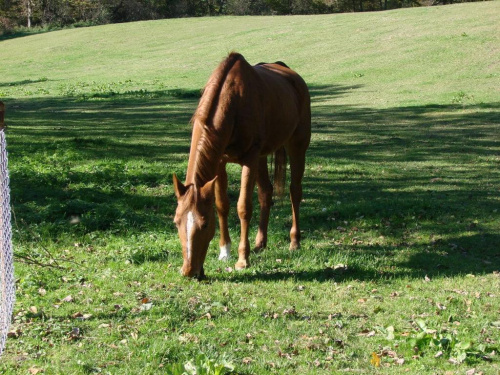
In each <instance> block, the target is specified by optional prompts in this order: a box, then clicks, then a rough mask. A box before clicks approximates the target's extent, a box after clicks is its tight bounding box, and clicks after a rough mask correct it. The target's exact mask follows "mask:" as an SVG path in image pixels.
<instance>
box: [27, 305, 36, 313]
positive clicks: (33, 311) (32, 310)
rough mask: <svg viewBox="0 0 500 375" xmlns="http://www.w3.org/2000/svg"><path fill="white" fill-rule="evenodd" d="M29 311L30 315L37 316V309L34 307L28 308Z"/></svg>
mask: <svg viewBox="0 0 500 375" xmlns="http://www.w3.org/2000/svg"><path fill="white" fill-rule="evenodd" d="M29 310H30V313H32V314H37V313H38V309H37V308H36V306H31V307H30V308H29Z"/></svg>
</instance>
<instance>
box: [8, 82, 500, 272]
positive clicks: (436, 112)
mask: <svg viewBox="0 0 500 375" xmlns="http://www.w3.org/2000/svg"><path fill="white" fill-rule="evenodd" d="M358 88H360V87H359V86H357V87H352V86H334V85H327V86H312V87H311V96H312V102H313V141H312V143H311V146H310V149H309V152H308V166H307V168H308V170H307V171H306V177H305V179H304V185H303V187H304V198H305V202H304V204H303V210H302V230H303V231H304V238H305V239H307V238H308V237H310V238H316V237H317V238H325V237H326V238H332V239H333V238H335V239H338V238H343V240H344V242H343V245H341V246H336V245H333V244H332V246H331V248H328V249H325V250H324V251H325V254H324V256H325V258H328V257H329V256H331V255H334V254H335V253H337V252H348V254H349V255H348V256H349V258H350V264H349V269H348V270H347V272H345V273H342V274H337V273H335V272H333V273H332V271H331V270H329V269H328V268H321V267H319V268H317V269H316V270H313V271H305V270H303V271H301V270H270V271H269V272H267V271H266V272H261V271H259V272H256V273H255V274H249V273H246V272H245V273H241V274H237V273H235V274H230V275H229V274H228V275H226V274H222V275H216V276H214V277H215V278H216V279H217V278H222V277H223V278H225V279H229V280H234V281H251V280H255V279H258V280H266V281H273V280H282V279H287V278H293V279H298V280H304V281H305V280H320V281H329V280H332V279H333V280H335V281H343V280H350V279H360V280H369V279H379V278H385V277H390V278H394V277H417V278H418V277H423V276H425V275H428V276H429V277H438V276H450V275H455V274H467V273H487V272H492V271H494V270H497V269H498V265H499V262H500V259H499V247H498V244H499V243H500V238H499V236H498V232H495V231H493V230H492V228H491V225H490V224H489V223H490V222H494V220H495V217H496V215H495V214H494V212H498V210H499V209H500V207H499V202H498V199H497V197H498V189H499V188H500V186H499V185H500V183H499V182H500V172H499V170H498V168H492V166H493V165H494V164H495V163H497V162H498V160H499V157H500V130H499V129H500V120H499V119H500V114H499V112H500V103H484V104H480V105H466V104H454V105H423V106H413V107H397V108H387V109H374V108H367V107H354V106H344V105H331V104H329V103H330V102H329V101H331V100H332V99H335V98H340V97H342V96H344V95H348V94H349V92H350V91H351V90H353V89H358ZM198 96H199V91H198V90H182V89H181V90H177V91H175V92H174V91H158V92H143V91H139V92H131V93H125V94H116V93H109V94H106V93H104V94H99V95H97V96H87V97H84V96H80V97H64V98H36V99H26V100H9V99H6V100H4V102H5V103H6V105H7V121H8V123H9V124H10V128H9V130H8V133H7V134H8V150H9V156H10V165H11V189H12V203H13V206H14V208H15V210H16V214H17V216H18V219H23V220H24V221H25V222H28V223H49V224H53V229H52V231H53V232H51V233H53V236H54V237H55V238H57V236H58V235H59V234H60V232H61V230H62V229H60V227H59V226H58V225H62V224H64V225H66V228H67V227H68V224H67V223H68V222H69V221H71V218H72V217H79V218H81V221H80V223H79V224H78V226H77V228H78V230H79V231H81V232H82V233H88V232H92V231H104V230H109V229H114V228H115V229H116V228H117V230H118V231H119V230H122V229H123V228H132V229H136V230H146V229H147V230H165V228H170V229H171V230H172V231H173V230H174V227H173V225H171V224H166V220H167V221H171V217H172V216H173V213H174V210H175V199H174V197H173V196H172V191H171V187H170V181H171V175H172V173H173V172H176V173H179V174H180V175H183V174H184V172H185V167H186V163H187V156H188V152H189V142H190V126H189V124H188V123H189V120H190V118H191V116H192V113H193V111H194V109H195V108H196V104H197V98H198ZM30 160H38V164H36V163H33V164H32V163H31V162H30ZM40 160H45V161H46V168H45V169H44V168H40V165H39V164H40ZM130 162H134V163H141V162H143V164H144V169H143V170H141V171H140V172H137V170H136V171H135V172H134V173H130V172H129V171H127V168H126V166H127V164H128V163H130ZM87 163H89V164H92V163H94V164H96V165H98V167H96V168H94V169H90V170H81V169H79V168H77V167H79V166H81V165H85V164H87ZM153 164H156V165H157V164H161V165H164V168H162V170H161V172H158V170H155V171H151V170H150V169H151V168H152V166H153ZM332 166H335V167H336V168H334V169H332V168H330V169H329V167H332ZM318 168H323V169H324V172H321V171H320V169H318ZM316 169H318V170H319V171H318V170H316ZM385 169H387V170H389V171H390V173H385ZM313 172H314V173H313ZM231 184H233V185H232V186H233V187H235V186H236V187H238V186H239V181H231ZM138 186H147V187H150V188H152V189H158V187H161V186H162V187H164V190H162V191H163V194H161V195H160V196H154V195H144V194H142V195H141V194H139V193H137V191H136V190H137V189H136V187H138ZM162 189H163V188H162ZM230 196H231V197H232V198H234V197H236V196H237V191H231V192H230ZM233 200H234V199H233ZM338 202H340V203H341V204H337V203H338ZM234 206H235V203H234V202H232V210H233V211H234ZM323 207H324V208H325V212H323V211H322V210H321V209H322V208H323ZM495 210H496V211H495ZM289 211H290V206H289V204H288V202H285V201H284V202H283V203H280V204H278V205H276V206H275V207H274V208H273V211H272V215H279V217H287V215H289ZM234 217H235V216H233V222H234V223H236V220H234ZM256 217H257V215H256V214H255V215H254V218H256ZM360 217H362V219H360ZM255 221H256V220H254V222H253V226H255V225H256V223H255ZM353 221H360V222H364V223H365V224H366V225H365V227H363V228H358V229H359V230H361V231H367V232H369V231H371V232H373V233H374V235H373V236H374V238H375V239H376V238H377V237H378V236H384V237H385V238H386V239H387V241H386V243H387V244H388V245H387V246H386V247H380V246H377V245H376V244H375V245H373V244H368V243H366V242H369V241H367V240H366V238H365V239H364V243H353V244H350V243H349V244H346V241H351V240H352V239H353V238H355V237H356V233H355V231H354V229H353V228H352V225H350V224H349V223H351V222H353ZM345 222H347V224H344V223H345ZM168 225H170V227H169V226H168ZM417 225H418V227H415V226H417ZM270 226H271V227H273V226H274V229H275V230H279V231H280V232H282V233H283V237H284V238H286V236H287V235H288V230H289V226H290V223H289V219H287V220H281V221H276V220H271V222H270ZM412 226H414V227H412ZM339 227H340V228H342V229H339ZM65 230H68V229H65ZM69 230H73V229H69ZM415 231H421V232H422V233H424V234H425V235H426V236H428V237H429V238H431V239H432V240H421V241H419V240H418V239H415V238H414V236H412V233H414V232H415ZM371 232H370V233H371ZM124 235H125V234H124ZM365 237H366V236H365ZM214 241H216V239H214ZM426 241H427V242H426ZM374 242H376V241H374ZM408 249H411V253H412V255H411V256H410V257H408V258H406V259H407V261H405V263H404V264H403V263H401V262H398V261H395V262H394V270H392V271H391V269H377V268H376V267H370V266H365V265H364V264H363V259H364V258H363V257H366V256H368V255H370V256H372V257H374V258H377V257H390V253H391V252H392V253H395V254H397V253H398V252H400V251H406V250H408ZM137 256H138V259H137V261H138V262H139V263H141V262H142V259H141V257H140V255H137ZM179 256H180V252H179ZM148 260H150V261H151V260H152V261H160V262H161V261H164V258H163V257H158V258H157V259H148ZM208 274H209V277H210V272H208ZM226 276H227V277H226Z"/></svg>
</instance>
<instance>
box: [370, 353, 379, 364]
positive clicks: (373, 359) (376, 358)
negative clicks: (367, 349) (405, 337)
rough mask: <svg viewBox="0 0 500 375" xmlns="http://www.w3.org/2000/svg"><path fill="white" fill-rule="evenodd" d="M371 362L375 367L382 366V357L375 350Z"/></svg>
mask: <svg viewBox="0 0 500 375" xmlns="http://www.w3.org/2000/svg"><path fill="white" fill-rule="evenodd" d="M370 363H371V364H372V365H373V366H375V367H380V357H379V355H378V354H377V353H375V352H373V353H372V359H371V361H370Z"/></svg>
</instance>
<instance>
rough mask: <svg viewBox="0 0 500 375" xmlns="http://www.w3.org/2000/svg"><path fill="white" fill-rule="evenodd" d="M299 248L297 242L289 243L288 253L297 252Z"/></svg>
mask: <svg viewBox="0 0 500 375" xmlns="http://www.w3.org/2000/svg"><path fill="white" fill-rule="evenodd" d="M299 248H300V244H299V243H298V242H295V241H293V242H291V243H290V251H295V250H298V249H299Z"/></svg>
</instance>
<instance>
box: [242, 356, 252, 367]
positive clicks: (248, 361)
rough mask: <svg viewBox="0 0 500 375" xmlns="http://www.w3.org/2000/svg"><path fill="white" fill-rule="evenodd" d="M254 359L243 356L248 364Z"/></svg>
mask: <svg viewBox="0 0 500 375" xmlns="http://www.w3.org/2000/svg"><path fill="white" fill-rule="evenodd" d="M252 361H253V359H252V358H250V357H245V358H243V363H244V364H245V365H248V364H250V363H252Z"/></svg>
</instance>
